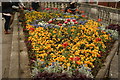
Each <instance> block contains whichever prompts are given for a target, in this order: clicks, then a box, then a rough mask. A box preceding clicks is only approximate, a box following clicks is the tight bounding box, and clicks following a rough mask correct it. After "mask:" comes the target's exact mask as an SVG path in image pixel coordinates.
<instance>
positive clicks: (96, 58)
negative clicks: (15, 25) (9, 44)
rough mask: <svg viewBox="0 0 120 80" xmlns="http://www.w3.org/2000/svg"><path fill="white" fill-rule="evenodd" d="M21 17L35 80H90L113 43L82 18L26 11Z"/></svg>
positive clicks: (107, 34)
mask: <svg viewBox="0 0 120 80" xmlns="http://www.w3.org/2000/svg"><path fill="white" fill-rule="evenodd" d="M56 15H57V16H56ZM71 16H72V17H71ZM25 17H26V23H27V25H26V26H24V30H25V31H26V32H27V34H28V35H27V38H28V39H27V42H28V43H30V44H29V46H30V47H29V48H30V49H29V51H30V54H29V55H30V62H31V63H32V64H31V69H32V76H33V77H34V78H35V79H36V78H44V77H46V78H50V77H51V78H56V79H57V80H58V78H60V77H61V78H81V79H84V78H93V77H95V76H96V74H97V72H98V70H99V69H100V68H101V66H102V63H103V62H104V60H105V58H106V56H107V55H108V54H109V53H108V52H109V51H110V48H111V47H112V44H111V43H113V42H114V39H113V33H112V31H110V30H109V31H107V29H104V28H103V27H102V26H103V25H102V24H100V23H98V22H97V21H93V20H87V19H84V18H83V17H82V15H79V16H77V15H69V16H68V15H66V14H62V13H61V14H58V13H56V14H55V13H48V12H36V11H29V12H28V11H27V12H26V14H25ZM57 17H58V18H57ZM59 17H61V18H59ZM49 18H51V19H50V20H49ZM73 18H74V19H73ZM75 22H77V23H75ZM68 23H69V24H68ZM60 24H61V25H60ZM63 24H65V25H63ZM56 25H57V26H56ZM116 34H117V32H116ZM115 38H116V37H115ZM46 75H47V76H46Z"/></svg>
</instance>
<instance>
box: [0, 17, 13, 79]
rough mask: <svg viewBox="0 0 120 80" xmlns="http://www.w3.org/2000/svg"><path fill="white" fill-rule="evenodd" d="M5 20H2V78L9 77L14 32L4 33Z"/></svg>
mask: <svg viewBox="0 0 120 80" xmlns="http://www.w3.org/2000/svg"><path fill="white" fill-rule="evenodd" d="M4 22H5V20H4V19H3V20H2V23H3V24H2V35H1V37H2V48H1V49H2V78H8V74H9V65H10V54H11V43H12V34H4ZM12 26H13V25H12Z"/></svg>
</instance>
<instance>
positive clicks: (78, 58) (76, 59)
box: [70, 56, 80, 61]
mask: <svg viewBox="0 0 120 80" xmlns="http://www.w3.org/2000/svg"><path fill="white" fill-rule="evenodd" d="M70 59H71V60H72V61H78V60H80V57H77V56H76V57H74V58H70Z"/></svg>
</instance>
